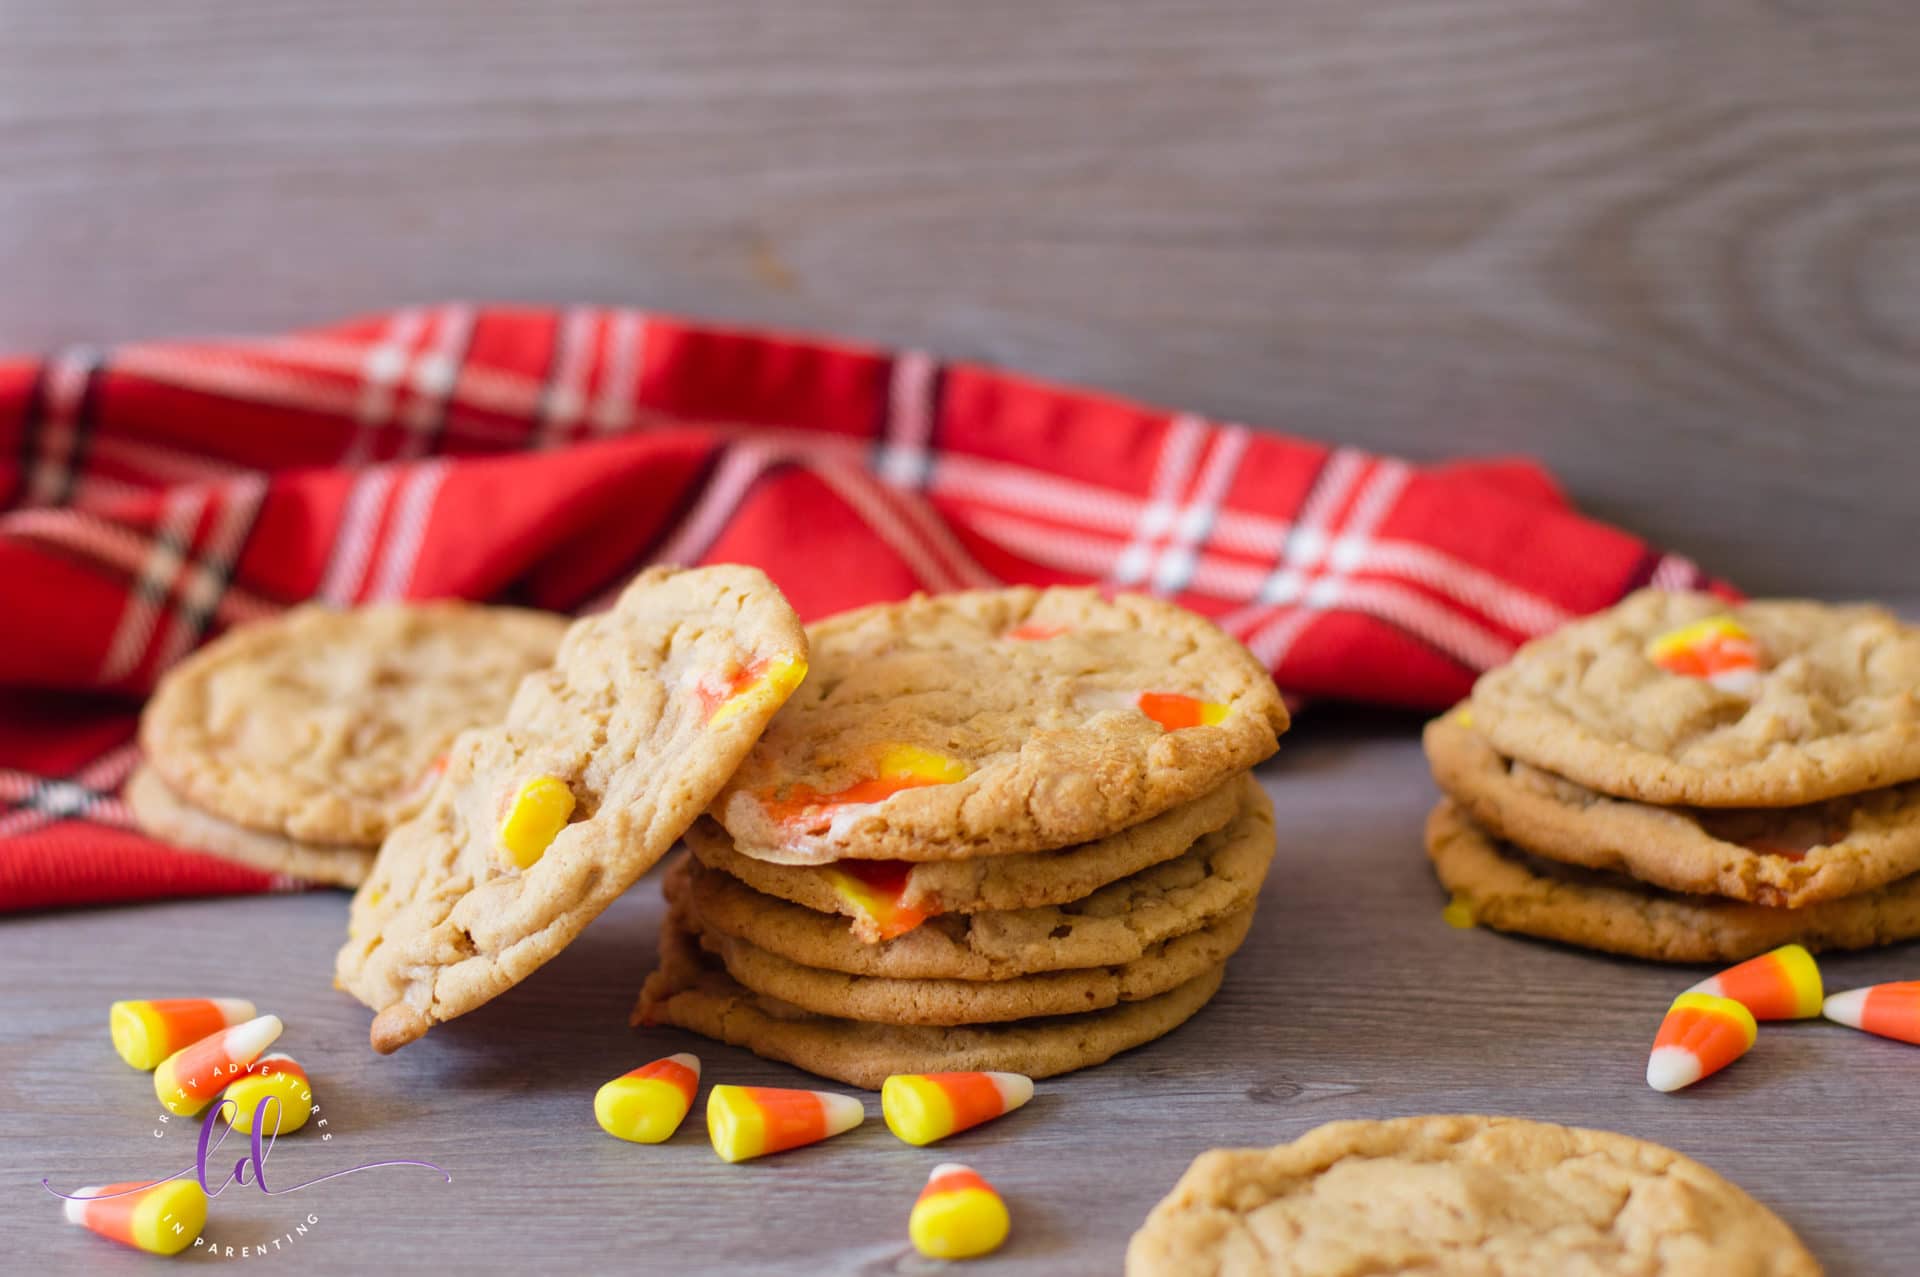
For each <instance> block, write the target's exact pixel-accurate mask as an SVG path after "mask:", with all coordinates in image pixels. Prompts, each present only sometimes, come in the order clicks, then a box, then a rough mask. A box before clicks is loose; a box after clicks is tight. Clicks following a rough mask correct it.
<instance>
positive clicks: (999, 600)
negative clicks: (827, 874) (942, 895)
mask: <svg viewBox="0 0 1920 1277" xmlns="http://www.w3.org/2000/svg"><path fill="white" fill-rule="evenodd" d="M810 635H811V640H812V645H813V653H814V656H813V661H814V676H813V678H811V679H809V680H808V683H807V685H806V686H805V687H803V688H801V689H800V691H799V692H798V693H797V694H796V695H795V696H794V699H793V700H792V702H790V703H789V704H788V706H787V710H786V712H785V713H783V714H781V715H780V717H779V719H778V720H777V721H776V722H775V723H774V724H773V726H772V727H771V728H770V729H769V731H768V733H767V735H766V737H765V738H764V739H763V740H762V742H761V744H760V745H759V747H757V748H756V749H755V750H754V752H753V753H752V755H750V756H749V757H748V759H747V761H746V763H745V764H744V765H742V767H741V769H740V772H739V774H738V775H736V776H735V777H734V778H733V780H732V782H731V783H730V784H729V785H728V786H727V789H726V791H725V792H724V793H723V794H722V795H721V797H720V798H719V800H718V801H717V802H716V803H715V804H714V814H715V815H716V817H717V818H718V819H719V821H720V823H721V824H723V825H725V826H726V827H727V831H728V832H729V833H731V834H732V835H733V838H734V842H735V844H736V846H737V847H738V849H739V850H741V851H743V852H745V853H747V854H748V855H752V856H758V857H760V858H761V859H763V860H772V861H778V862H781V863H784V864H824V863H826V862H828V861H832V860H843V859H863V860H910V861H925V860H963V859H968V858H971V857H974V856H982V855H1007V854H1013V853H1019V852H1033V851H1045V850H1050V849H1052V848H1056V847H1065V846H1069V845H1071V844H1073V843H1081V842H1090V841H1092V840H1094V839H1098V838H1104V837H1106V836H1107V835H1109V834H1112V833H1114V832H1116V831H1117V830H1121V829H1124V828H1126V827H1127V826H1129V825H1135V824H1138V823H1140V822H1141V821H1143V820H1148V819H1150V818H1152V817H1154V816H1157V815H1159V814H1160V813H1161V812H1163V811H1166V810H1168V809H1169V808H1172V807H1176V806H1178V805H1179V804H1181V803H1185V802H1191V801H1192V800H1194V799H1195V798H1198V797H1199V796H1200V795H1201V794H1204V793H1206V792H1207V791H1208V790H1211V789H1216V788H1218V787H1219V786H1220V785H1221V784H1223V783H1225V782H1226V780H1227V779H1228V778H1229V777H1230V776H1232V775H1233V774H1234V773H1236V772H1241V771H1245V770H1246V769H1247V768H1249V767H1251V766H1253V765H1254V764H1255V763H1258V762H1259V761H1260V760H1262V759H1264V758H1266V757H1267V756H1268V755H1270V754H1272V753H1273V751H1274V749H1275V748H1276V745H1277V738H1278V736H1279V734H1280V733H1281V732H1283V731H1285V730H1286V727H1287V712H1286V709H1285V708H1284V707H1283V706H1282V704H1281V702H1280V695H1279V693H1278V692H1277V691H1275V690H1274V686H1273V680H1272V679H1270V678H1269V677H1268V676H1267V671H1266V669H1265V668H1264V667H1263V666H1261V664H1260V663H1259V662H1258V661H1257V660H1255V659H1254V658H1253V656H1252V655H1251V654H1250V653H1248V652H1247V650H1246V649H1245V648H1244V647H1242V646H1241V645H1240V644H1239V643H1237V642H1235V641H1234V639H1233V638H1231V637H1230V636H1228V635H1227V634H1226V633H1224V632H1223V631H1222V630H1220V629H1219V628H1218V627H1217V626H1215V625H1213V624H1212V623H1211V622H1209V621H1207V620H1206V619H1205V618H1203V617H1200V616H1196V615H1195V614H1193V613H1192V612H1188V611H1186V610H1184V609H1182V608H1179V607H1175V606H1174V605H1172V604H1170V603H1165V602H1162V601H1161V600H1158V599H1152V598H1147V597H1145V596H1141V595H1131V594H1128V595H1120V596H1118V597H1117V598H1114V599H1112V600H1111V601H1109V600H1107V599H1104V598H1102V597H1101V596H1100V594H1099V593H1098V592H1097V591H1094V590H1090V589H1065V588H1053V589H1047V590H1036V589H1031V588H1027V587H1019V588H1014V589H1005V590H987V591H975V592H970V593H961V594H947V595H941V596H939V597H935V598H926V597H915V598H912V599H909V600H907V601H906V602H904V603H893V604H884V605H881V606H878V607H869V608H862V609H860V610H858V611H855V612H848V613H844V614H842V615H840V616H836V617H830V618H828V619H827V620H825V621H822V622H820V623H819V624H817V625H815V626H813V627H812V629H811V631H810Z"/></svg>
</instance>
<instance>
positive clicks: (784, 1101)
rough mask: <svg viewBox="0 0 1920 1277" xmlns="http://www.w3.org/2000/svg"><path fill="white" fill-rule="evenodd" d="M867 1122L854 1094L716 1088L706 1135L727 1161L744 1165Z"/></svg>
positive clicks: (709, 1100) (709, 1096) (710, 1099)
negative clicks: (748, 1161)
mask: <svg viewBox="0 0 1920 1277" xmlns="http://www.w3.org/2000/svg"><path fill="white" fill-rule="evenodd" d="M866 1120H867V1110H866V1108H865V1106H864V1105H862V1104H861V1103H860V1101H859V1100H856V1099H854V1098H853V1097H852V1096H851V1095H835V1094H833V1093H832V1092H830V1091H787V1090H782V1089H780V1088H778V1087H772V1086H716V1087H714V1088H713V1090H712V1091H710V1092H708V1093H707V1135H708V1136H709V1137H710V1138H711V1139H712V1140H713V1151H714V1152H716V1153H718V1154H720V1160H721V1161H724V1162H744V1161H746V1160H748V1159H749V1158H754V1157H765V1156H766V1155H767V1154H768V1153H783V1152H785V1151H786V1150H787V1149H790V1148H800V1147H801V1146H803V1145H806V1144H816V1143H818V1142H819V1141H821V1140H824V1139H831V1138H832V1137H834V1136H835V1135H839V1134H841V1133H842V1132H845V1131H850V1130H852V1129H853V1128H854V1127H856V1126H858V1125H860V1123H862V1122H864V1121H866Z"/></svg>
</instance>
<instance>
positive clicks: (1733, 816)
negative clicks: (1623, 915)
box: [1424, 708, 1920, 909]
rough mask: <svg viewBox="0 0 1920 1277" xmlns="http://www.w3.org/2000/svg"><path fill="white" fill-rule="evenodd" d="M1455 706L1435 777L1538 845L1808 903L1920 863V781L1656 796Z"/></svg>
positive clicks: (1639, 872) (1726, 890) (1474, 810)
mask: <svg viewBox="0 0 1920 1277" xmlns="http://www.w3.org/2000/svg"><path fill="white" fill-rule="evenodd" d="M1474 714H1475V711H1473V710H1472V709H1470V708H1469V709H1466V710H1460V711H1455V712H1451V713H1448V714H1445V715H1443V716H1441V717H1440V718H1437V719H1435V720H1433V721H1432V722H1431V723H1429V724H1427V728H1426V733H1425V736H1424V744H1425V746H1426V752H1427V760H1428V762H1429V763H1431V764H1432V767H1433V775H1434V780H1435V781H1437V782H1438V783H1439V785H1440V788H1441V789H1443V790H1445V791H1446V793H1447V794H1448V796H1449V797H1451V798H1453V799H1454V801H1455V802H1457V803H1459V804H1460V806H1461V807H1462V808H1464V809H1465V810H1466V811H1467V812H1468V814H1470V815H1471V816H1472V817H1473V819H1474V821H1475V822H1476V823H1477V824H1479V825H1481V826H1482V827H1483V828H1485V829H1487V830H1488V831H1489V832H1491V833H1493V834H1495V835H1497V836H1498V837H1500V838H1502V839H1505V840H1507V841H1509V842H1512V843H1515V844H1518V845H1519V846H1522V847H1525V848H1527V849H1528V850H1529V851H1531V852H1533V853H1535V854H1536V855H1539V856H1543V857H1547V858H1550V859H1553V860H1561V861H1565V862H1567V863H1569V864H1576V865H1584V866H1586V867H1587V868H1590V869H1601V870H1607V871H1611V872H1616V873H1623V874H1627V875H1629V876H1631V877H1634V878H1637V879H1639V880H1641V881H1642V882H1646V883H1649V884H1651V885H1653V886H1656V887H1664V888H1666V889H1667V890H1669V891H1678V892H1687V893H1693V894H1698V895H1715V896H1724V897H1727V898H1729V899H1733V900H1745V901H1750V902H1752V903H1754V904H1762V905H1773V906H1782V907H1786V908H1793V909H1798V908H1802V907H1804V906H1807V905H1812V904H1818V903H1820V902H1822V901H1827V900H1837V899H1840V898H1841V897H1844V896H1850V895H1855V894H1858V893H1859V892H1862V891H1869V890H1872V889H1873V888H1876V887H1882V886H1886V885H1887V884H1889V883H1893V882H1896V881H1898V880H1899V879H1901V878H1904V877H1907V876H1908V875H1910V874H1913V873H1916V872H1920V783H1911V784H1905V785H1895V786H1891V787H1888V788H1884V789H1875V790H1870V791H1868V792H1866V793H1861V794H1853V795H1849V796H1847V797H1843V798H1831V799H1827V800H1826V801H1824V802H1819V803H1814V804H1812V805H1809V806H1802V807H1785V808H1744V809H1742V808H1731V809H1721V810H1711V809H1705V808H1698V807H1657V806H1653V805H1651V804H1648V803H1641V802H1635V801H1633V800H1632V799H1628V798H1615V797H1612V796H1611V795H1608V794H1603V793H1600V792H1598V791H1597V790H1592V789H1588V788H1587V787H1586V786H1584V785H1580V784H1578V783H1576V782H1574V781H1571V780H1567V779H1566V778H1564V777H1561V776H1556V775H1554V774H1553V773H1551V772H1546V771H1542V770H1540V769H1539V768H1537V767H1533V766H1531V765H1529V764H1527V763H1523V762H1520V761H1518V760H1517V759H1512V758H1506V757H1503V756H1502V755H1501V754H1500V753H1499V752H1498V751H1496V750H1495V749H1494V748H1493V746H1492V745H1491V744H1489V743H1488V741H1487V739H1486V738H1485V737H1484V736H1482V735H1481V734H1480V733H1479V732H1478V731H1476V730H1475V729H1474V728H1473V727H1471V726H1469V725H1468V724H1467V723H1466V722H1463V721H1462V719H1463V718H1468V719H1471V720H1472V721H1475V722H1477V721H1478V720H1477V718H1475V717H1473V716H1474Z"/></svg>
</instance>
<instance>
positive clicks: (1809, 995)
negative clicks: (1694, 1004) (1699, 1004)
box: [1687, 944, 1820, 1020]
mask: <svg viewBox="0 0 1920 1277" xmlns="http://www.w3.org/2000/svg"><path fill="white" fill-rule="evenodd" d="M1687 992H1688V993H1711V994H1713V995H1714V996H1715V997H1721V998H1732V999H1733V1000H1734V1001H1735V1002H1738V1003H1739V1004H1740V1005H1741V1006H1743V1007H1745V1008H1746V1009H1747V1010H1749V1011H1751V1012H1753V1018H1754V1019H1756V1020H1804V1019H1806V1018H1807V1017H1809V1016H1815V1015H1819V1014H1820V968H1819V967H1818V966H1816V965H1815V964H1814V961H1813V955H1812V954H1810V953H1808V952H1807V951H1806V950H1805V949H1804V948H1802V947H1801V946H1799V945H1797V944H1789V945H1782V946H1781V947H1780V948H1778V949H1775V950H1774V951H1773V952H1772V953H1763V954H1761V955H1760V956H1759V957H1757V958H1749V959H1747V960H1746V961H1745V962H1742V963H1741V964H1740V965H1739V966H1737V967H1728V968H1727V969H1726V970H1725V971H1722V972H1721V973H1720V974H1719V975H1717V976H1713V977H1711V978H1709V979H1706V980H1702V981H1701V982H1700V983H1699V984H1696V985H1694V986H1693V987H1692V988H1691V989H1688V990H1687Z"/></svg>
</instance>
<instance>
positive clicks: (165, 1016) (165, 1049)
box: [107, 998, 253, 1072]
mask: <svg viewBox="0 0 1920 1277" xmlns="http://www.w3.org/2000/svg"><path fill="white" fill-rule="evenodd" d="M252 1018H253V1003H251V1002H248V1001H246V1000H245V999H244V998H156V999H153V1000H152V1001H136V1002H116V1003H114V1004H113V1005H112V1006H111V1007H109V1008H108V1010H107V1031H108V1032H109V1033H111V1034H112V1035H113V1049H114V1050H116V1051H118V1052H119V1053H120V1058H121V1059H123V1060H125V1061H126V1062H127V1063H128V1064H131V1065H132V1066H133V1067H134V1068H136V1069H140V1070H141V1071H143V1072H145V1071H147V1070H150V1069H155V1068H158V1067H159V1066H160V1061H162V1060H164V1059H166V1058H167V1057H168V1056H169V1055H172V1054H173V1053H174V1052H175V1051H178V1050H179V1049H180V1048H181V1047H183V1046H192V1045H193V1044H194V1043H195V1042H198V1041H199V1040H200V1039H201V1038H204V1037H207V1036H208V1035H210V1034H214V1033H218V1032H219V1031H220V1030H222V1029H224V1028H227V1027H228V1026H230V1025H235V1024H238V1023H240V1022H241V1021H242V1020H251V1019H252Z"/></svg>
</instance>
